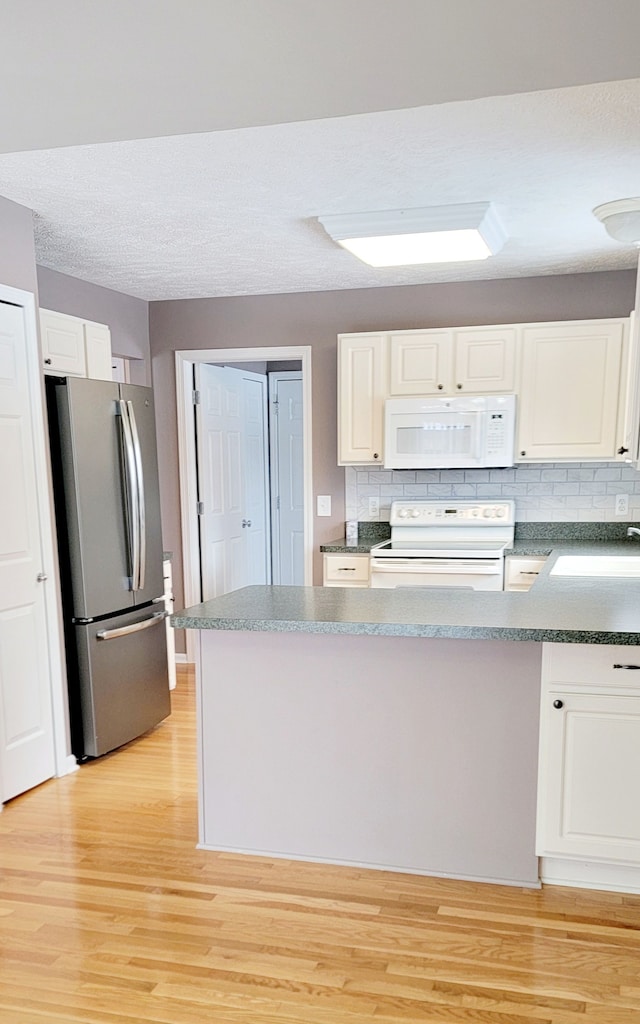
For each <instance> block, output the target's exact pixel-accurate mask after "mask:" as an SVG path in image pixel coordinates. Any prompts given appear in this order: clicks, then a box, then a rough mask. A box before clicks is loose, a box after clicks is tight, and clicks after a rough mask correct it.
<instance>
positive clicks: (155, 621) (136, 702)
mask: <svg viewBox="0 0 640 1024" xmlns="http://www.w3.org/2000/svg"><path fill="white" fill-rule="evenodd" d="M164 619H165V614H164V612H162V611H158V605H152V606H150V607H145V608H138V609H137V610H135V611H132V612H125V613H124V614H120V615H115V616H113V617H112V618H109V619H102V620H101V621H100V622H92V623H90V624H88V625H76V626H74V627H73V628H74V630H75V634H76V644H77V652H78V669H79V672H78V681H77V694H76V697H77V699H76V700H75V701H74V700H73V699H72V701H71V705H72V708H73V709H74V710H75V713H76V716H77V717H78V719H79V720H80V721H81V724H82V737H81V738H80V736H79V732H80V730H79V729H78V728H76V729H74V754H75V755H76V756H77V757H99V756H100V755H101V754H106V753H107V752H108V751H110V750H115V748H116V747H120V746H122V744H123V743H128V742H129V741H130V740H133V739H135V738H136V737H137V736H140V735H142V733H144V732H146V731H147V730H148V729H151V728H152V727H153V726H154V725H157V724H158V722H161V721H162V720H163V718H166V717H167V715H168V714H169V713H170V711H171V703H170V698H169V674H168V668H167V645H166V636H165V629H164ZM78 724H79V721H77V722H76V725H78Z"/></svg>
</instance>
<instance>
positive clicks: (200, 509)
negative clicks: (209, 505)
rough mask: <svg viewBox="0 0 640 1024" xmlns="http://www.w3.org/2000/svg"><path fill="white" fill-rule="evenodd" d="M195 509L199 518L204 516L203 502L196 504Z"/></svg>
mask: <svg viewBox="0 0 640 1024" xmlns="http://www.w3.org/2000/svg"><path fill="white" fill-rule="evenodd" d="M196 508H197V510H198V515H199V516H203V515H204V501H198V502H196Z"/></svg>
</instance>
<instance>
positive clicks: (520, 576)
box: [504, 556, 546, 590]
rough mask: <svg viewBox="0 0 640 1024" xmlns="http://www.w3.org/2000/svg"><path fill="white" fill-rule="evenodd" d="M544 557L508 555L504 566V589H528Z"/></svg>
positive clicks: (544, 560)
mask: <svg viewBox="0 0 640 1024" xmlns="http://www.w3.org/2000/svg"><path fill="white" fill-rule="evenodd" d="M545 562H546V558H517V557H512V556H509V557H508V558H507V564H506V566H505V583H504V589H505V590H528V589H529V587H530V586H531V585H532V584H533V583H535V581H536V579H537V578H538V575H539V574H540V570H541V569H542V567H543V565H544V563H545Z"/></svg>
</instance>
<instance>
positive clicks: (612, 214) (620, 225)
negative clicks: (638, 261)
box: [593, 198, 640, 245]
mask: <svg viewBox="0 0 640 1024" xmlns="http://www.w3.org/2000/svg"><path fill="white" fill-rule="evenodd" d="M593 212H594V214H595V216H596V217H597V218H598V220H599V221H601V222H602V224H604V227H605V230H606V231H607V233H608V234H609V235H611V237H612V238H615V240H616V242H626V243H627V245H640V198H638V199H616V200H615V202H613V203H603V204H602V205H601V206H596V208H595V210H594V211H593Z"/></svg>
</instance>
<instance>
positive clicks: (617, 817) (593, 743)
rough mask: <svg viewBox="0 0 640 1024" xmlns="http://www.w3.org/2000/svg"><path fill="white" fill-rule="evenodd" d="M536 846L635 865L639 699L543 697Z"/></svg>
mask: <svg viewBox="0 0 640 1024" xmlns="http://www.w3.org/2000/svg"><path fill="white" fill-rule="evenodd" d="M554 701H555V703H556V704H560V706H559V707H554ZM537 847H538V848H537V850H536V852H537V854H538V855H540V856H567V855H568V856H572V857H590V858H594V859H597V860H603V861H615V862H619V861H624V862H626V863H633V864H640V697H638V696H624V697H620V696H609V695H607V694H598V693H590V694H587V693H577V694H571V693H569V694H566V693H563V692H562V691H560V692H551V693H549V692H547V693H546V694H545V696H544V697H543V708H542V718H541V747H540V769H539V786H538V840H537Z"/></svg>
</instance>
